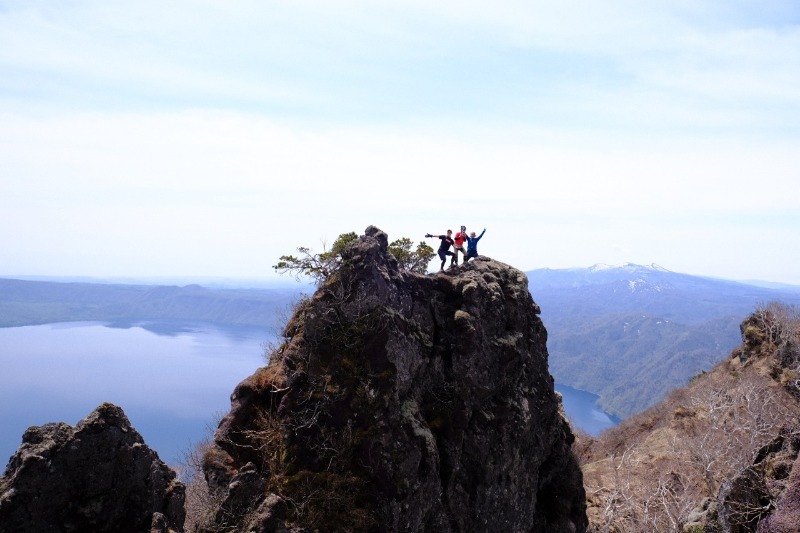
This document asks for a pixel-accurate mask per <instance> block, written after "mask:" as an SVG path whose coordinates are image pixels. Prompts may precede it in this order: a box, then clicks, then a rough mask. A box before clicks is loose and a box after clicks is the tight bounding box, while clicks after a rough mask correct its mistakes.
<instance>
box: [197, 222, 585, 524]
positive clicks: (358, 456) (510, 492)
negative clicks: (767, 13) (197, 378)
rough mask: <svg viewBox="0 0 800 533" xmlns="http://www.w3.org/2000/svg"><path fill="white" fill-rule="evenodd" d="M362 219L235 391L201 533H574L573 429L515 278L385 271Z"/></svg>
mask: <svg viewBox="0 0 800 533" xmlns="http://www.w3.org/2000/svg"><path fill="white" fill-rule="evenodd" d="M387 244H388V239H387V235H386V234H385V233H383V232H382V231H380V230H379V229H377V228H375V227H369V228H367V230H366V233H365V235H363V236H361V238H360V239H359V241H358V242H356V243H354V244H353V245H351V246H350V247H349V248H348V249H347V250H345V252H344V253H343V261H342V265H341V267H340V268H339V269H338V270H337V271H336V272H335V273H334V274H333V275H332V276H331V277H330V278H329V279H328V280H327V281H326V283H325V284H324V285H322V286H321V287H320V288H319V290H318V291H317V292H316V293H315V294H314V295H313V296H312V297H310V298H308V299H307V300H305V301H303V302H301V303H300V304H299V305H298V306H297V308H296V310H295V314H294V316H293V317H292V318H291V319H290V321H289V322H288V324H287V326H286V328H285V331H284V336H285V342H284V343H283V344H282V345H281V346H280V347H279V348H278V349H277V350H275V352H274V353H273V354H272V357H271V361H270V364H269V365H268V366H267V367H264V368H261V369H259V370H258V371H257V372H256V373H254V374H253V375H252V376H250V377H248V378H247V379H245V380H244V381H243V382H242V383H240V384H239V385H238V386H237V387H236V389H235V391H234V393H233V395H232V398H231V400H232V401H231V410H230V412H229V413H228V414H227V415H226V416H225V417H224V419H223V420H222V421H221V422H220V425H219V428H218V429H217V432H216V435H215V442H216V445H215V446H214V447H213V448H212V449H211V450H210V451H209V452H208V453H207V454H206V455H205V458H204V471H205V476H206V479H207V481H208V485H209V487H210V491H211V492H212V496H213V497H214V499H215V501H217V502H218V505H217V506H216V507H215V508H214V509H212V512H211V513H210V514H209V516H210V518H209V521H208V522H207V523H206V524H205V526H204V527H205V529H204V530H205V531H217V530H220V529H224V528H233V529H235V530H241V531H261V532H269V531H287V530H290V529H291V530H294V531H313V530H319V531H417V532H424V531H430V532H433V531H435V532H458V531H473V532H481V531H487V532H488V531H492V532H495V531H505V532H522V531H530V532H534V531H536V532H538V531H547V532H550V533H559V532H567V531H569V532H576V531H577V532H580V531H584V530H585V528H586V524H587V520H586V513H585V494H584V489H583V482H582V475H581V471H580V469H579V467H578V465H577V462H576V461H575V459H574V456H573V454H572V452H571V448H570V446H571V443H572V441H573V435H572V433H571V431H570V428H569V426H568V424H567V422H566V420H565V418H564V415H563V411H562V409H561V404H560V401H559V398H558V397H557V395H556V393H555V392H554V389H553V379H552V377H551V376H550V374H549V371H548V366H547V348H546V337H547V332H546V330H545V328H544V326H543V325H542V322H541V320H540V319H539V317H538V313H539V309H538V306H537V305H536V304H535V303H534V301H533V299H532V297H531V295H530V293H529V292H528V286H527V278H526V277H525V275H524V274H523V273H522V272H520V271H518V270H516V269H514V268H511V267H509V266H508V265H505V264H503V263H500V262H498V261H494V260H491V259H489V258H486V257H479V258H477V259H476V260H474V261H472V262H470V263H468V264H467V265H462V266H459V267H456V268H454V269H451V270H450V271H447V272H445V273H439V274H435V275H429V276H422V275H416V274H413V273H409V272H406V271H404V270H400V269H399V268H398V266H397V262H396V261H395V259H394V257H393V256H392V255H391V254H390V253H389V252H388V251H387Z"/></svg>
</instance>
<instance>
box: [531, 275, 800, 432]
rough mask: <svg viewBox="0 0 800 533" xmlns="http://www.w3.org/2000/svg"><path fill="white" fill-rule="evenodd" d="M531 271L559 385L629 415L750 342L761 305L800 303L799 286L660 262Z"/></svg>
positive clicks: (605, 406) (613, 410)
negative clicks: (746, 336)
mask: <svg viewBox="0 0 800 533" xmlns="http://www.w3.org/2000/svg"><path fill="white" fill-rule="evenodd" d="M526 274H527V275H528V281H529V289H530V292H531V294H532V295H533V299H534V300H535V301H536V303H537V304H539V306H540V307H541V310H542V312H541V316H542V321H543V322H544V324H545V326H546V327H547V331H548V350H549V352H550V371H551V373H552V374H553V376H554V377H555V379H556V381H557V382H559V383H563V384H565V385H568V386H571V387H575V388H578V389H583V390H587V391H589V392H593V393H595V394H598V395H600V396H601V400H600V404H601V405H602V406H603V407H604V408H605V409H606V410H607V411H609V412H612V413H614V414H616V415H618V416H622V417H624V416H627V415H630V414H632V413H634V412H637V411H639V410H642V409H645V408H647V407H648V406H650V405H653V404H654V403H656V402H657V401H659V400H660V399H661V398H662V397H663V396H664V395H665V394H666V393H668V392H669V391H670V390H672V389H673V388H675V387H678V386H682V385H684V384H685V383H686V382H687V381H688V380H689V379H690V378H691V377H692V376H693V375H695V374H697V373H698V372H700V371H702V370H706V369H708V368H710V367H711V366H712V365H713V364H714V363H716V362H718V361H719V360H721V359H722V358H724V357H725V356H727V355H728V353H729V352H730V350H731V349H732V348H733V347H734V346H737V345H738V344H739V343H740V342H741V339H740V332H739V324H740V323H741V322H742V321H743V320H744V319H745V318H746V317H747V316H748V315H749V314H750V313H752V312H753V311H754V310H755V309H756V307H757V306H758V305H760V304H765V303H768V302H771V301H776V300H777V301H781V302H784V303H787V304H791V305H800V292H798V288H796V287H795V288H793V290H789V289H785V288H783V289H780V290H779V289H775V288H767V287H763V286H756V285H751V284H747V283H740V282H734V281H727V280H722V279H715V278H707V277H701V276H692V275H689V274H681V273H677V272H673V271H671V270H669V269H667V268H664V267H662V266H660V265H655V264H651V265H637V264H633V263H625V264H622V265H604V264H597V265H593V266H591V267H588V268H569V269H539V270H532V271H529V272H526Z"/></svg>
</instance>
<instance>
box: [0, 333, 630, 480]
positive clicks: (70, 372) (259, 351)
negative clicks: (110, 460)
mask: <svg viewBox="0 0 800 533" xmlns="http://www.w3.org/2000/svg"><path fill="white" fill-rule="evenodd" d="M269 340H270V335H269V333H268V332H267V331H266V330H265V331H263V332H262V331H253V330H235V331H234V330H227V329H226V330H221V329H215V328H213V327H210V326H203V325H186V324H180V325H171V324H153V323H148V324H139V325H130V324H108V323H98V322H68V323H58V324H45V325H41V326H25V327H16V328H0V472H1V471H2V470H3V469H4V468H5V464H6V462H7V460H8V458H10V457H11V455H13V453H14V452H15V451H16V449H17V448H18V447H19V445H20V443H21V439H22V434H23V433H24V432H25V430H26V429H27V428H28V427H29V426H39V425H42V424H46V423H48V422H66V423H68V424H70V425H73V426H74V425H75V424H76V423H77V422H78V421H80V420H81V419H82V418H84V417H85V416H86V415H88V414H89V413H90V412H92V411H93V410H94V409H95V408H96V407H97V406H98V405H100V404H101V403H103V402H112V403H114V404H117V405H119V406H120V407H122V409H123V410H124V411H125V414H126V415H127V416H128V418H129V419H130V421H131V424H132V425H133V427H134V428H136V430H137V431H138V432H139V433H140V434H141V435H142V437H143V438H144V441H145V442H146V443H147V444H148V445H149V446H150V447H151V448H153V449H154V450H156V452H158V454H159V456H160V457H161V459H162V460H163V461H165V462H167V463H169V464H176V463H178V462H180V461H181V460H182V459H183V456H184V454H185V453H186V452H188V451H189V450H190V449H191V448H192V447H193V446H194V445H195V444H197V443H198V442H200V441H201V440H203V439H204V438H206V437H208V436H210V435H211V433H212V432H213V428H215V427H216V423H217V420H218V419H219V417H220V416H222V415H223V414H225V413H227V411H228V409H229V408H230V394H231V392H233V389H234V387H235V386H236V384H237V383H239V382H240V381H241V380H242V379H244V378H245V377H247V376H249V375H250V374H251V373H253V371H254V370H255V369H256V368H258V367H259V366H263V365H264V364H265V359H264V352H265V345H266V343H267V342H268V341H269ZM556 389H557V390H558V391H559V392H560V393H561V394H562V395H563V402H564V408H565V411H566V413H567V416H568V417H569V418H570V421H571V423H572V424H573V425H576V426H578V427H580V428H582V429H584V430H585V431H586V432H588V433H589V434H592V435H596V434H597V433H599V432H600V431H602V430H603V429H606V428H607V427H610V426H612V425H614V423H616V420H615V419H614V418H613V417H610V416H609V415H607V414H606V413H603V412H602V410H600V409H599V408H597V406H596V403H595V401H596V399H597V397H596V396H594V395H592V394H590V393H587V392H584V391H579V390H576V389H571V388H570V387H565V386H562V385H556Z"/></svg>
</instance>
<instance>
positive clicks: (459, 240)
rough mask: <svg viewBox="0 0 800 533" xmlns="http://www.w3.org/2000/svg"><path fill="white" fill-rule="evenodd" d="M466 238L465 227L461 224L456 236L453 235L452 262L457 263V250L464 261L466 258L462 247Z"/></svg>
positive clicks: (465, 252)
mask: <svg viewBox="0 0 800 533" xmlns="http://www.w3.org/2000/svg"><path fill="white" fill-rule="evenodd" d="M466 240H467V227H466V226H461V231H459V232H458V233H456V236H455V237H453V254H454V255H453V264H454V265H457V264H458V252H461V255H462V256H464V262H466V259H467V251H466V250H465V249H464V242H466Z"/></svg>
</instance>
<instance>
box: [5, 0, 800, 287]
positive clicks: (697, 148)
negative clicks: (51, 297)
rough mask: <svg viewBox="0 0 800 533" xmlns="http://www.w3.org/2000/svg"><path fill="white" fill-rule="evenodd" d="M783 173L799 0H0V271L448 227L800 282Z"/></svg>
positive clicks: (116, 264)
mask: <svg viewBox="0 0 800 533" xmlns="http://www.w3.org/2000/svg"><path fill="white" fill-rule="evenodd" d="M799 179H800V4H798V3H797V1H796V0H786V1H780V0H775V1H773V0H770V1H766V2H765V1H764V0H758V1H749V0H710V1H709V0H685V1H684V0H670V1H661V0H654V1H651V2H642V1H641V0H604V1H602V2H598V1H594V0H591V1H590V0H585V1H584V0H564V1H559V2H553V1H547V2H545V1H539V0H526V1H511V0H508V1H506V0H498V1H495V2H491V3H487V2H476V1H470V0H460V1H458V2H453V1H447V0H442V1H437V2H428V1H424V2H423V1H418V0H402V1H381V0H371V1H357V0H354V1H333V0H330V1H325V2H320V1H313V0H308V1H307V0H292V1H268V0H252V1H250V0H244V1H237V0H230V1H228V0H225V1H222V0H191V1H188V0H187V1H184V0H175V1H163V0H159V1H158V2H155V1H151V0H137V1H136V2H129V1H119V0H81V1H72V0H69V1H64V0H53V1H47V0H10V1H9V0H0V276H95V277H155V276H185V277H200V278H202V277H229V278H248V279H270V278H274V277H276V276H277V274H276V273H275V271H274V270H273V269H272V265H274V264H275V263H276V262H277V261H278V258H279V257H280V256H281V255H284V254H290V253H293V252H294V251H295V249H296V248H297V247H299V246H305V247H309V248H311V249H312V250H314V251H323V250H324V249H325V248H326V246H329V245H330V243H332V242H333V241H334V240H335V239H336V237H337V236H338V235H339V234H341V233H346V232H350V231H355V232H356V233H358V234H363V233H364V230H365V229H366V228H367V227H368V226H370V225H374V226H377V227H378V228H380V229H382V230H383V231H385V232H386V233H387V234H388V235H389V240H390V241H392V240H395V239H399V238H401V237H410V238H412V239H413V240H414V241H415V242H418V241H422V240H426V239H425V238H424V235H425V234H426V233H433V234H440V233H444V232H445V230H446V229H448V228H449V229H453V230H454V231H457V230H458V227H459V226H460V225H462V224H463V225H466V226H467V228H468V229H469V230H475V231H477V232H480V231H481V230H482V229H484V228H486V233H485V235H484V237H483V239H482V240H481V241H480V244H479V246H478V250H479V252H480V253H481V254H482V255H486V256H489V257H492V258H494V259H497V260H499V261H502V262H504V263H507V264H510V265H512V266H514V267H516V268H519V269H521V270H526V271H527V270H533V269H538V268H570V267H588V266H590V265H593V264H596V263H608V264H617V263H624V262H633V263H638V264H651V263H656V264H658V265H660V266H662V267H664V268H667V269H669V270H673V271H676V272H684V273H689V274H695V275H703V276H714V277H721V278H726V279H742V280H751V279H759V280H766V281H773V282H783V283H792V284H800V268H798V266H799V265H800V194H799V193H798V190H800V187H798V180H799ZM427 242H428V243H429V244H431V245H432V246H434V247H436V246H437V244H438V241H437V240H435V239H427ZM437 268H438V265H437V264H436V262H432V263H431V270H434V269H437Z"/></svg>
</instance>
